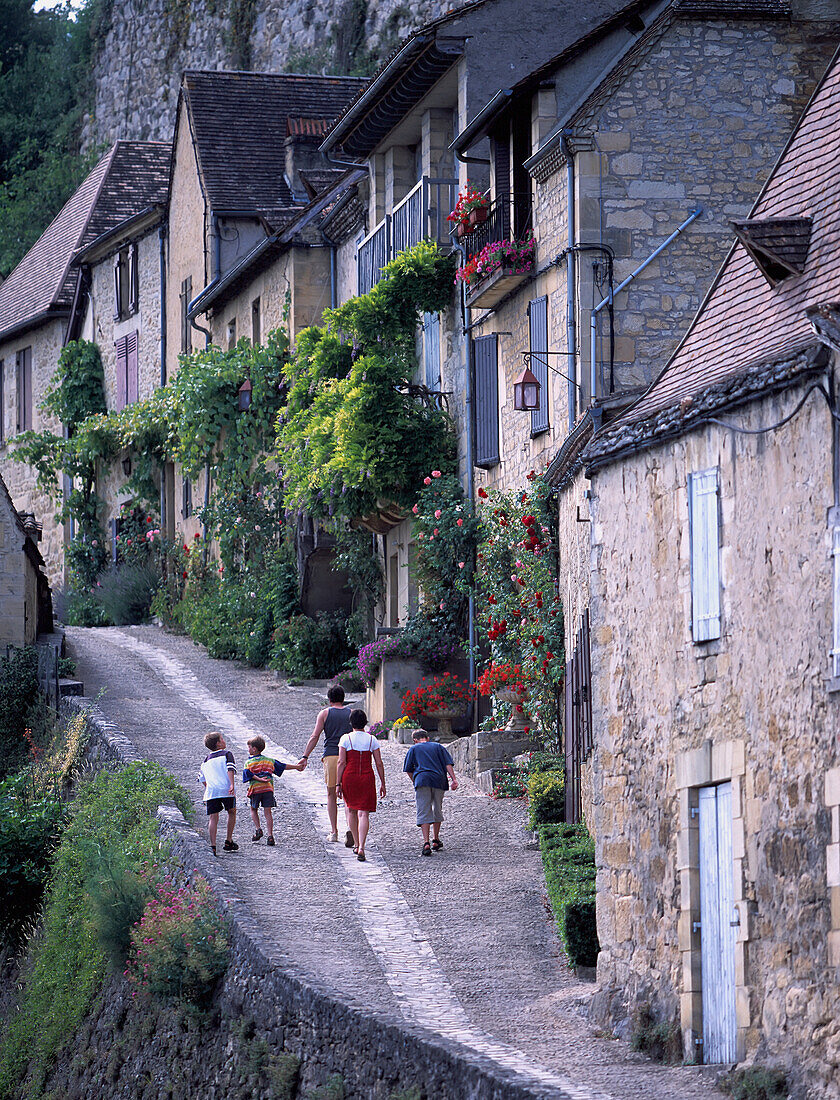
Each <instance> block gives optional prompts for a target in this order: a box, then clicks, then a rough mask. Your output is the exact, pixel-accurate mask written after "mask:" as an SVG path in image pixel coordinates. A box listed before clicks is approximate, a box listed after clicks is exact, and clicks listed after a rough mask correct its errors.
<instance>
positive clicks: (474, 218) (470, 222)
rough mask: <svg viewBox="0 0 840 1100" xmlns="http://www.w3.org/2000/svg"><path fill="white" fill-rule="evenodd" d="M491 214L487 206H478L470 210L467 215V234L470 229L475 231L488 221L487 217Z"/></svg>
mask: <svg viewBox="0 0 840 1100" xmlns="http://www.w3.org/2000/svg"><path fill="white" fill-rule="evenodd" d="M489 213H490V211H489V210H488V208H487V207H486V206H476V207H474V209H472V210H470V212H469V214H468V215H467V232H469V230H470V229H475V227H476V226H477V225H483V224H484V222H486V221H487V216H488V214H489Z"/></svg>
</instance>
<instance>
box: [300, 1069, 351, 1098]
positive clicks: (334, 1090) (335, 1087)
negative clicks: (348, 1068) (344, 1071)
mask: <svg viewBox="0 0 840 1100" xmlns="http://www.w3.org/2000/svg"><path fill="white" fill-rule="evenodd" d="M345 1096H346V1093H345V1091H344V1078H343V1077H342V1076H341V1074H340V1073H334V1074H333V1075H332V1077H329V1078H328V1079H327V1082H326V1084H324V1085H319V1086H318V1088H315V1089H312V1091H311V1092H310V1093H309V1095H308V1096H307V1100H344V1097H345Z"/></svg>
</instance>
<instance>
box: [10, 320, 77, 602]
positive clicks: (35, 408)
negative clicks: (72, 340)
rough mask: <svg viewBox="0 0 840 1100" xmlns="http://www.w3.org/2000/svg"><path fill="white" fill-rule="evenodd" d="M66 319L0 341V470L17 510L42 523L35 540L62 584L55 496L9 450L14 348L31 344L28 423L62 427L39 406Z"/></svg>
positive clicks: (56, 583)
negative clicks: (0, 437) (0, 421)
mask: <svg viewBox="0 0 840 1100" xmlns="http://www.w3.org/2000/svg"><path fill="white" fill-rule="evenodd" d="M64 328H65V322H64V321H63V320H56V321H50V322H48V323H47V324H44V325H41V326H39V327H38V328H36V329H31V330H30V331H29V332H26V333H24V334H23V335H22V336H18V337H16V338H15V339H13V340H9V341H8V342H7V343H5V344H0V361H2V363H3V418H4V419H3V441H2V443H0V475H2V477H3V480H4V481H5V482H6V485H7V486H8V489H9V493H10V494H11V497H12V500H13V501H14V505H15V508H16V509H17V510H18V511H19V512H34V514H35V518H36V519H37V521H38V522H39V523H40V524H42V525H43V534H42V537H41V541H40V543H39V544H38V549H39V550H40V551H41V556H42V557H43V559H44V563H45V565H46V574H47V578H48V580H49V582H50V584H51V585H52V586H53V587H61V586H62V585H63V584H64V525H63V524H61V523H58V522H57V521H56V519H55V513H56V509H57V505H56V502H55V501H54V500H53V499H52V498H51V497H50V495H49V494H48V493H45V492H44V491H43V489H41V488H40V487H39V486H38V484H37V475H36V472H35V470H34V469H33V468H32V467H31V466H28V465H25V464H23V463H20V462H14V461H13V460H12V458H11V451H12V449H13V448H14V437H15V435H16V434H17V387H16V382H15V377H16V375H15V354H16V352H18V351H19V350H21V349H23V348H26V347H31V348H32V427H33V429H34V430H35V431H36V432H39V431H45V430H49V431H52V432H56V433H58V434H60V433H61V425H60V424H59V423H58V421H57V420H56V419H55V418H54V417H50V416H48V415H47V414H46V413H45V412H44V411H43V410H42V409H41V408H40V407H39V406H40V404H41V402H42V401H43V400H44V397H45V395H46V392H47V390H48V389H49V386H50V383H51V382H52V376H53V374H54V373H55V369H56V367H57V366H58V357H59V355H60V354H61V347H62V344H63V341H64Z"/></svg>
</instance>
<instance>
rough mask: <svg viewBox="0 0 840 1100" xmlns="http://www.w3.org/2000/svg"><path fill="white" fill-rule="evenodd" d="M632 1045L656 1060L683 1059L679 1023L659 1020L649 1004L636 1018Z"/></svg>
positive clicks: (676, 1060) (675, 1060) (631, 1040)
mask: <svg viewBox="0 0 840 1100" xmlns="http://www.w3.org/2000/svg"><path fill="white" fill-rule="evenodd" d="M630 1046H631V1047H632V1049H633V1050H638V1051H641V1052H642V1054H646V1055H647V1056H648V1058H650V1059H651V1060H652V1061H654V1062H668V1063H674V1062H681V1061H682V1042H681V1039H680V1028H679V1024H677V1023H676V1022H675V1021H674V1020H672V1021H670V1023H666V1022H665V1021H657V1020H656V1019H655V1018H654V1015H653V1013H652V1012H651V1010H650V1008H649V1007H648V1006H647V1005H645V1006H644V1008H642V1009H641V1011H640V1012H638V1013H637V1014H636V1016H635V1018H634V1021H633V1032H632V1035H631V1037H630Z"/></svg>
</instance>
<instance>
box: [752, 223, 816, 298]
mask: <svg viewBox="0 0 840 1100" xmlns="http://www.w3.org/2000/svg"><path fill="white" fill-rule="evenodd" d="M732 228H733V229H734V231H735V236H736V237H737V238H738V240H739V241H740V242H741V244H742V245H743V246H744V248H746V250H747V252H749V253H750V255H751V256H752V257H753V259H754V260H755V262H756V263H757V264H758V266H759V268H760V270H761V271H763V273H764V276H765V278H766V279H767V281H768V282H769V283H770V284H771V285H775V284H776V283H778V282H780V281H781V280H782V279H786V278H787V277H788V276H789V275H801V274H802V272H803V271H804V270H805V260H806V259H807V257H808V248H809V246H810V243H811V228H812V223H811V219H810V218H747V219H746V220H745V221H739V222H732Z"/></svg>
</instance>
